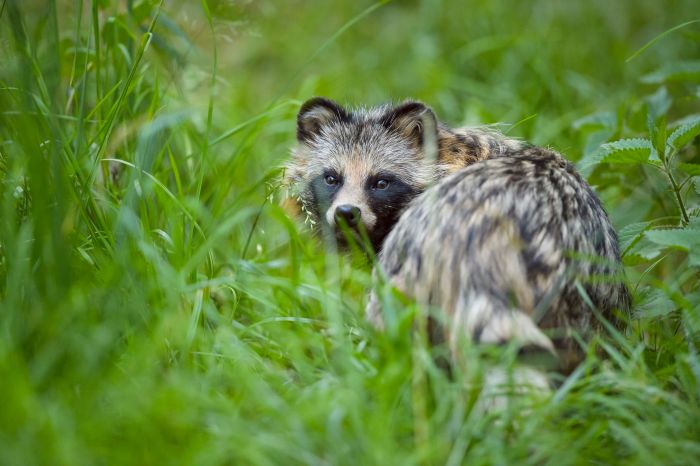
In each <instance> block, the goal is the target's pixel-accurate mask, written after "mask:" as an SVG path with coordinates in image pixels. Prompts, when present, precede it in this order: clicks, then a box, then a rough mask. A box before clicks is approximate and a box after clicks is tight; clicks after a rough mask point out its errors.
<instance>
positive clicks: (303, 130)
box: [297, 97, 350, 143]
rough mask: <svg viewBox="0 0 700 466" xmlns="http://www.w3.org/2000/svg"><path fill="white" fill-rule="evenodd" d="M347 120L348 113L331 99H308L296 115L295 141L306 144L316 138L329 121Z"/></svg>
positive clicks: (348, 117)
mask: <svg viewBox="0 0 700 466" xmlns="http://www.w3.org/2000/svg"><path fill="white" fill-rule="evenodd" d="M349 119H350V116H349V114H348V112H347V111H346V110H345V109H344V108H343V107H341V106H340V105H339V104H338V103H336V102H334V101H332V100H331V99H326V98H325V97H314V98H312V99H309V100H307V101H306V102H304V104H303V105H302V106H301V108H300V109H299V114H298V115H297V140H298V141H299V142H301V143H305V142H308V141H310V140H311V139H313V138H315V137H316V136H318V134H319V133H320V132H321V129H322V128H323V127H324V126H325V125H327V124H329V123H330V122H331V121H334V120H337V121H347V120H349Z"/></svg>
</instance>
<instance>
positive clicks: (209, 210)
mask: <svg viewBox="0 0 700 466" xmlns="http://www.w3.org/2000/svg"><path fill="white" fill-rule="evenodd" d="M698 14H700V10H698V8H697V5H696V1H694V0H684V1H681V0H679V1H674V2H659V1H652V0H638V1H634V2H633V1H620V2H611V1H607V0H600V1H597V0H596V1H587V2H556V1H533V2H511V1H506V0H490V1H486V0H478V1H470V2H462V1H458V0H454V1H448V0H445V1H437V0H423V1H419V0H407V1H395V2H390V3H386V4H382V5H375V4H374V3H372V2H365V1H362V2H352V1H343V2H325V1H285V2H270V1H261V2H248V1H238V2H235V1H233V2H231V1H206V0H204V1H202V2H201V3H198V2H174V1H165V2H163V3H162V4H161V3H160V2H157V1H131V0H129V1H127V2H108V1H92V2H82V1H77V0H76V1H49V2H33V1H32V2H20V1H18V0H7V1H2V2H0V64H1V65H0V400H1V406H0V464H8V465H19V464H22V465H24V464H52V465H53V464H70V465H76V464H90V465H92V464H139V465H142V464H197V465H205V464H217V465H218V464H295V463H299V464H451V465H452V464H553V465H564V464H582V463H587V464H692V463H694V462H697V461H699V460H700V424H699V423H698V419H700V359H699V356H698V351H697V350H698V346H699V345H700V287H699V284H700V278H699V275H700V274H699V270H700V269H699V267H700V256H699V255H698V251H699V250H700V231H698V230H700V218H699V217H698V215H699V214H700V207H699V206H700V203H699V199H700V197H699V196H700V169H698V167H699V166H700V165H698V164H700V150H699V149H700V143H699V140H698V139H697V138H693V136H694V135H696V134H697V133H698V131H700V120H698V117H697V113H698V112H700V66H699V62H698V61H697V57H698V52H700V24H698V23H696V22H695V23H690V24H687V25H685V26H683V27H681V28H678V29H676V30H672V31H670V32H669V33H668V34H665V35H663V36H660V35H662V34H663V33H664V32H665V31H668V30H670V29H672V28H674V27H676V26H678V25H681V24H683V23H685V22H689V21H694V20H696V19H698V17H697V15H698ZM659 36H660V37H659ZM657 37H658V40H654V39H655V38H657ZM650 41H652V42H651V44H650V45H649V46H648V47H646V48H643V47H644V46H645V44H648V43H649V42H650ZM642 48H643V50H641V52H640V53H639V54H635V52H636V51H638V50H640V49H642ZM630 58H631V59H630ZM312 95H327V96H330V97H333V98H335V99H337V100H339V101H341V102H349V103H358V104H360V103H362V104H373V103H378V102H382V101H387V100H398V99H401V98H406V97H413V98H418V99H422V100H424V101H426V102H428V103H429V104H430V105H432V106H433V107H434V108H435V110H436V112H437V113H438V115H440V116H441V118H443V119H444V120H445V121H447V122H449V123H451V124H454V125H458V124H463V123H489V124H490V123H497V122H501V123H503V126H502V129H503V130H504V131H506V132H508V133H509V134H513V135H516V136H519V137H523V138H527V139H529V140H531V141H533V142H535V143H538V144H543V145H548V146H552V147H554V148H556V149H558V150H560V151H562V152H564V153H565V154H566V155H567V157H569V158H570V159H572V160H575V161H578V163H579V166H580V168H581V170H582V171H583V173H584V174H586V176H587V177H588V179H589V181H590V182H591V184H593V185H594V186H595V188H596V190H597V191H598V192H599V193H600V195H601V197H602V198H603V200H604V203H605V205H606V207H607V208H608V210H609V212H610V214H611V217H612V219H613V221H614V223H615V225H616V227H617V228H618V230H619V231H620V232H621V243H622V246H623V249H624V251H625V257H624V260H625V264H626V265H627V273H628V277H629V281H630V286H631V288H632V289H633V290H634V294H635V308H634V310H633V313H632V315H631V316H630V317H629V319H628V323H627V325H626V326H625V328H624V329H623V330H622V331H621V332H620V333H615V332H613V333H612V334H609V333H606V334H605V335H601V337H600V338H598V339H596V341H595V342H593V343H592V344H591V345H590V346H589V353H590V356H589V357H588V358H587V360H586V361H585V362H584V363H583V364H582V365H581V366H580V367H579V370H577V371H576V372H575V373H574V374H573V375H572V376H570V377H569V378H568V379H566V380H563V381H562V384H561V386H560V388H558V389H557V390H556V391H555V392H554V394H553V395H552V396H551V397H548V398H546V399H544V400H533V399H528V398H527V397H524V398H522V399H516V400H514V402H513V405H511V406H510V407H509V408H508V409H505V410H504V411H503V412H500V413H497V414H492V415H484V414H483V413H480V412H479V410H478V409H475V408H474V405H475V402H476V400H477V398H478V397H479V389H478V386H479V384H478V381H479V378H480V376H481V374H482V372H483V370H484V367H488V365H489V364H490V363H489V361H493V360H494V358H496V359H497V360H499V359H500V360H501V361H506V362H507V360H508V358H509V357H510V356H511V355H509V354H495V355H494V354H484V353H485V352H486V350H482V349H480V348H465V357H466V361H467V362H468V363H467V364H466V368H465V369H464V370H462V371H460V372H458V373H457V374H456V375H455V377H454V379H452V380H451V379H449V378H448V377H447V376H446V375H445V373H444V372H442V371H440V370H439V369H437V368H436V367H435V365H434V363H433V362H432V361H433V358H432V357H431V356H432V354H433V353H434V352H435V351H439V349H430V348H427V347H426V346H425V345H424V344H423V343H422V342H421V339H420V335H416V334H415V332H413V331H412V330H411V328H412V324H411V320H412V319H411V316H412V312H411V310H412V308H411V306H410V305H409V306H406V305H404V304H400V303H394V305H393V306H390V309H394V310H396V311H402V310H403V311H405V312H403V313H400V314H399V319H398V321H397V322H396V324H395V325H393V326H392V327H391V328H390V329H389V331H387V332H386V333H378V332H376V331H374V330H373V329H372V328H371V327H370V326H369V325H368V324H367V323H366V322H365V321H364V319H363V317H362V313H363V308H364V302H365V299H366V291H367V289H368V287H369V286H370V279H369V270H368V269H367V267H366V266H363V265H362V264H357V263H355V262H354V261H352V260H348V258H346V257H338V256H336V255H334V254H332V253H325V252H324V251H323V246H322V245H321V244H319V243H318V242H317V241H316V240H314V239H312V238H311V235H310V234H309V233H308V231H306V229H305V228H303V227H300V226H299V225H298V224H297V223H295V222H294V221H293V220H290V219H289V218H288V217H287V216H286V215H285V213H284V212H283V211H282V209H281V208H280V207H279V206H278V201H279V200H280V197H281V195H282V193H281V192H279V190H278V180H279V174H280V169H279V168H278V167H280V166H281V164H282V163H283V162H284V161H285V159H286V157H287V156H288V153H289V148H290V147H291V146H292V145H293V143H294V117H295V112H296V110H297V108H298V104H299V103H300V102H301V101H303V100H304V99H306V98H308V97H310V96H312ZM679 128H680V129H679ZM674 131H675V133H674ZM622 138H646V141H642V140H635V141H627V142H621V143H620V142H618V143H613V141H617V140H619V139H622ZM605 143H608V145H603V144H605ZM601 146H602V147H601ZM695 232H698V234H697V235H696V234H695ZM486 353H487V352H486ZM506 353H507V352H506ZM503 358H505V359H503Z"/></svg>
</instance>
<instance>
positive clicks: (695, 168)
mask: <svg viewBox="0 0 700 466" xmlns="http://www.w3.org/2000/svg"><path fill="white" fill-rule="evenodd" d="M678 169H679V170H680V171H682V172H683V173H686V174H688V175H690V176H700V164H697V163H679V164H678Z"/></svg>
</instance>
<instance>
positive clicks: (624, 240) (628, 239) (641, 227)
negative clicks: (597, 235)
mask: <svg viewBox="0 0 700 466" xmlns="http://www.w3.org/2000/svg"><path fill="white" fill-rule="evenodd" d="M649 225H651V222H639V223H632V224H630V225H625V226H624V227H623V228H622V229H620V232H619V234H618V239H619V243H620V251H621V252H622V253H623V254H624V253H625V251H627V249H629V248H630V247H631V246H633V245H634V244H636V243H637V241H639V239H641V238H642V236H643V233H644V231H646V230H647V229H648V228H649Z"/></svg>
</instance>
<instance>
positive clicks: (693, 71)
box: [640, 60, 700, 84]
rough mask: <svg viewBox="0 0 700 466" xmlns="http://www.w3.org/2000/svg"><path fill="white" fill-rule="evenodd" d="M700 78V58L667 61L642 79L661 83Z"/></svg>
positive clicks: (652, 82) (651, 82) (644, 81)
mask: <svg viewBox="0 0 700 466" xmlns="http://www.w3.org/2000/svg"><path fill="white" fill-rule="evenodd" d="M699 78H700V60H690V61H683V62H675V63H667V64H665V65H664V66H662V67H661V68H659V69H658V70H656V71H654V72H653V73H649V74H647V75H645V76H642V78H641V79H640V81H642V82H643V83H647V84H660V83H663V82H668V81H696V80H698V79H699Z"/></svg>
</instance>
